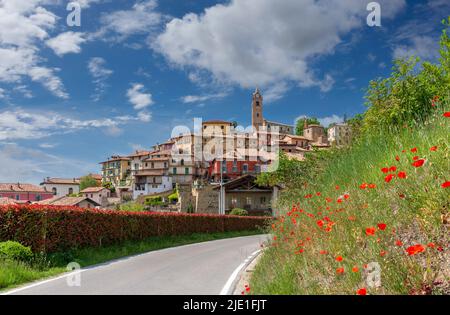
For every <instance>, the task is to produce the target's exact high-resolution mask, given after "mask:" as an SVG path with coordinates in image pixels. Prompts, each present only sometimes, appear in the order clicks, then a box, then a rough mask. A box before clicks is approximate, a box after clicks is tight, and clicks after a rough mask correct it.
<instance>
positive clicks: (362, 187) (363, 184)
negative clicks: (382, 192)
mask: <svg viewBox="0 0 450 315" xmlns="http://www.w3.org/2000/svg"><path fill="white" fill-rule="evenodd" d="M359 188H361V189H366V188H367V184H366V183H362V184H361V186H359Z"/></svg>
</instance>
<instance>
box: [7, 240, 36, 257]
mask: <svg viewBox="0 0 450 315" xmlns="http://www.w3.org/2000/svg"><path fill="white" fill-rule="evenodd" d="M0 258H4V259H11V260H18V261H24V262H28V261H31V259H32V258H33V252H32V251H31V248H30V247H26V246H23V245H22V244H20V243H18V242H13V241H7V242H1V243H0Z"/></svg>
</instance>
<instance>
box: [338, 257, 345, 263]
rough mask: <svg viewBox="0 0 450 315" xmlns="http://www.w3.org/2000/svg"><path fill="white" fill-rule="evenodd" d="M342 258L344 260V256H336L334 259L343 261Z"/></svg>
mask: <svg viewBox="0 0 450 315" xmlns="http://www.w3.org/2000/svg"><path fill="white" fill-rule="evenodd" d="M343 260H344V258H342V256H337V257H336V261H339V262H341V261H343Z"/></svg>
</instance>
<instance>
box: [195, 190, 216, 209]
mask: <svg viewBox="0 0 450 315" xmlns="http://www.w3.org/2000/svg"><path fill="white" fill-rule="evenodd" d="M215 187H217V186H215V185H214V186H213V185H207V186H205V187H202V188H198V189H193V190H192V196H193V199H194V201H195V203H194V206H195V213H207V214H218V213H219V191H218V190H215V189H214V188H215Z"/></svg>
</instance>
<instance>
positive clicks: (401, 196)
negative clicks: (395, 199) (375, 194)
mask: <svg viewBox="0 0 450 315" xmlns="http://www.w3.org/2000/svg"><path fill="white" fill-rule="evenodd" d="M398 196H399V197H400V198H402V199H404V198H405V197H406V196H405V194H399V195H398Z"/></svg>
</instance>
